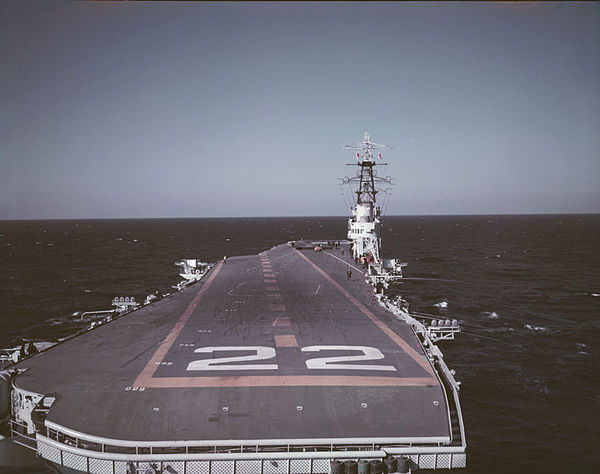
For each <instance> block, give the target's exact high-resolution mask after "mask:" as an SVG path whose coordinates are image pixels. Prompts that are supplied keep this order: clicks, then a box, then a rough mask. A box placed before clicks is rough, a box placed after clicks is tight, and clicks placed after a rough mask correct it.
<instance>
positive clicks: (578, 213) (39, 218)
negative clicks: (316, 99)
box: [0, 211, 600, 222]
mask: <svg viewBox="0 0 600 474" xmlns="http://www.w3.org/2000/svg"><path fill="white" fill-rule="evenodd" d="M585 215H588V216H589V215H600V211H584V212H508V213H506V212H493V213H487V214H486V213H465V214H386V215H385V216H382V219H385V218H388V217H478V216H480V217H487V216H585ZM323 217H325V218H332V217H334V218H349V217H350V216H348V215H277V216H174V217H14V218H0V222H12V221H99V220H167V219H289V218H323Z"/></svg>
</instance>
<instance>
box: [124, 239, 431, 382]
mask: <svg viewBox="0 0 600 474" xmlns="http://www.w3.org/2000/svg"><path fill="white" fill-rule="evenodd" d="M295 252H297V253H298V254H300V256H301V257H302V258H303V259H304V260H307V261H308V263H310V264H311V266H313V267H314V268H315V269H317V271H319V273H321V274H323V273H324V272H323V271H322V270H321V269H320V268H319V267H318V266H317V265H315V264H314V263H312V262H311V261H310V260H308V258H307V257H305V256H304V255H302V254H301V253H300V252H298V251H297V250H292V251H291V252H290V254H291V253H295ZM286 255H289V254H286ZM222 265H223V262H220V263H219V264H218V265H217V266H216V267H215V269H214V272H213V273H212V275H210V277H209V278H208V280H207V281H206V283H205V284H204V285H203V287H202V288H201V289H200V290H199V291H198V293H197V294H196V295H195V296H194V299H193V300H192V302H191V303H190V304H189V305H188V307H187V308H186V309H185V311H184V312H183V313H182V315H181V317H180V319H179V321H178V322H177V323H176V325H175V327H174V328H173V329H172V330H171V332H170V333H169V334H168V335H167V337H166V338H165V339H164V340H163V342H162V343H161V344H160V346H159V347H158V349H157V350H156V352H155V353H154V355H153V356H152V358H151V359H150V361H149V362H148V364H147V365H146V367H145V368H144V369H143V370H142V372H141V373H140V375H138V377H137V379H136V381H135V384H134V385H135V386H143V387H151V388H186V387H191V388H194V387H309V386H312V387H334V386H337V387H339V386H349V387H361V386H362V387H383V386H387V387H427V386H437V385H439V383H438V380H437V378H436V377H435V375H434V374H433V373H432V371H431V370H427V368H429V367H428V366H427V367H426V370H427V371H428V372H429V373H431V374H432V376H431V377H386V376H380V377H373V376H351V375H350V376H331V375H326V376H323V375H321V376H319V375H299V376H278V375H267V376H261V375H249V376H223V377H198V376H196V377H153V375H154V373H155V371H156V369H157V365H155V364H158V365H160V364H161V363H162V362H163V359H164V357H165V356H166V354H167V352H168V351H169V349H170V347H171V346H172V345H173V343H174V341H175V339H176V338H177V336H178V335H179V333H180V332H181V330H182V329H183V327H184V325H185V324H186V323H187V321H188V320H189V318H190V317H191V314H192V313H193V311H194V310H195V309H196V307H197V306H198V303H199V302H200V299H201V298H202V296H203V295H204V293H205V292H206V291H207V290H208V288H209V286H210V284H211V283H212V281H213V280H214V279H215V277H216V275H217V273H218V272H219V270H220V269H221V267H222ZM324 276H325V277H326V278H327V277H328V275H326V274H325V275H324ZM327 280H328V281H330V282H331V283H332V284H333V286H334V287H336V288H337V289H338V290H340V291H341V292H342V293H343V294H344V295H345V296H347V297H349V299H350V301H352V303H353V304H354V305H355V306H357V307H358V308H359V309H360V310H361V311H362V312H363V313H365V311H366V313H365V314H366V315H367V316H369V314H371V316H369V319H371V320H372V321H373V322H375V324H377V322H376V321H378V322H379V323H380V324H381V326H383V327H384V328H387V326H385V324H383V323H382V322H381V321H379V320H378V319H377V318H376V317H375V315H373V314H372V313H370V312H369V310H368V309H366V307H364V305H362V304H361V303H360V302H358V301H357V300H356V299H355V298H353V297H352V295H350V294H349V293H348V292H347V291H346V290H344V289H343V288H342V287H341V286H340V285H338V284H337V283H336V282H335V281H333V280H332V279H331V278H327ZM361 306H362V308H361ZM363 308H364V310H363ZM271 310H272V311H285V306H284V305H271ZM272 324H273V326H289V325H291V324H290V318H275V319H274V320H273V323H272ZM380 324H377V325H378V327H380V329H381V330H382V331H383V332H385V333H386V335H388V336H389V337H390V338H392V339H393V340H394V342H396V343H397V344H399V343H398V341H397V340H396V339H399V340H400V341H401V342H402V343H403V344H404V345H406V346H407V347H408V350H407V349H405V350H406V351H407V352H408V353H409V355H410V356H411V357H412V358H413V359H415V356H416V359H415V360H416V361H417V362H419V358H420V355H419V354H418V353H417V352H416V351H415V350H414V349H412V348H411V347H410V346H408V344H407V343H406V342H405V341H404V340H403V339H402V338H400V337H399V336H398V335H397V334H396V333H394V332H393V331H392V330H391V329H390V328H387V330H388V331H389V332H391V334H392V335H393V336H395V337H396V339H394V338H393V337H392V335H390V334H389V333H388V332H386V331H385V330H384V329H383V328H382V327H381V326H380ZM200 331H201V332H204V331H206V332H210V330H200ZM399 345H400V346H401V347H403V348H404V346H403V345H402V344H399ZM413 353H414V356H413ZM423 363H425V364H426V362H425V361H423ZM420 365H422V364H420Z"/></svg>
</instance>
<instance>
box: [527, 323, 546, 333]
mask: <svg viewBox="0 0 600 474" xmlns="http://www.w3.org/2000/svg"><path fill="white" fill-rule="evenodd" d="M525 329H529V330H530V331H539V332H546V331H548V328H545V327H543V326H535V325H532V324H526V325H525Z"/></svg>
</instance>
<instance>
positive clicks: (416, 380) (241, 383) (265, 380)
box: [139, 375, 437, 388]
mask: <svg viewBox="0 0 600 474" xmlns="http://www.w3.org/2000/svg"><path fill="white" fill-rule="evenodd" d="M435 385H437V379H435V378H432V377H404V378H403V377H360V376H341V375H340V376H333V377H332V376H331V375H314V376H313V375H291V376H285V375H265V376H260V375H245V376H240V377H231V376H229V377H160V378H151V379H148V380H144V385H139V386H140V387H150V388H184V387H339V386H347V387H432V386H435Z"/></svg>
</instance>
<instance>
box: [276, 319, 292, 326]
mask: <svg viewBox="0 0 600 474" xmlns="http://www.w3.org/2000/svg"><path fill="white" fill-rule="evenodd" d="M291 325H292V324H291V323H290V318H275V319H274V320H273V326H291Z"/></svg>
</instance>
